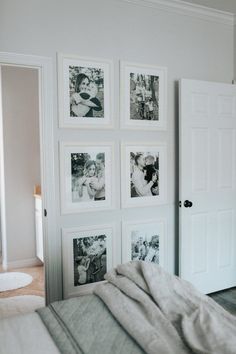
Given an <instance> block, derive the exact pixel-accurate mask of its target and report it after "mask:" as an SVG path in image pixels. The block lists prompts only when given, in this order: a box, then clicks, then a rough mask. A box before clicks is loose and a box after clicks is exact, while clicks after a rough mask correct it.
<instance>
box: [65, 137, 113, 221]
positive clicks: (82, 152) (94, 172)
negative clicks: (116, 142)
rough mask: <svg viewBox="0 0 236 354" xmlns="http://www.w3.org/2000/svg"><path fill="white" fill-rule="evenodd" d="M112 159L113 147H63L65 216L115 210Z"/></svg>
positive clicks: (71, 145)
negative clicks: (99, 210)
mask: <svg viewBox="0 0 236 354" xmlns="http://www.w3.org/2000/svg"><path fill="white" fill-rule="evenodd" d="M112 156H113V143H106V145H102V144H101V143H99V142H98V143H91V144H89V143H88V144H87V143H69V142H68V143H66V142H62V143H61V144H60V160H61V178H60V179H61V209H62V213H63V214H64V213H65V214H66V213H76V212H88V211H94V210H98V209H101V210H102V209H110V208H112V202H113V200H112V188H114V187H113V186H112V179H113V177H114V176H113V174H112V171H113V161H112V160H113V159H112ZM113 199H114V198H113Z"/></svg>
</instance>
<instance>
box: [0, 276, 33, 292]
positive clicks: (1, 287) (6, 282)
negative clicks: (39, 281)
mask: <svg viewBox="0 0 236 354" xmlns="http://www.w3.org/2000/svg"><path fill="white" fill-rule="evenodd" d="M32 281H33V278H32V277H31V275H29V274H26V273H20V272H6V273H0V292H1V291H8V290H14V289H19V288H23V287H24V286H27V285H29V284H30V283H31V282H32Z"/></svg>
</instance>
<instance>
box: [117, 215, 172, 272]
mask: <svg viewBox="0 0 236 354" xmlns="http://www.w3.org/2000/svg"><path fill="white" fill-rule="evenodd" d="M166 229H167V228H166V220H165V219H160V220H157V219H155V220H144V221H140V222H137V221H129V222H123V223H122V263H125V262H129V261H135V260H140V261H145V262H153V263H156V264H158V265H160V266H162V267H166V260H167V257H166V249H167V247H166V239H167V234H166Z"/></svg>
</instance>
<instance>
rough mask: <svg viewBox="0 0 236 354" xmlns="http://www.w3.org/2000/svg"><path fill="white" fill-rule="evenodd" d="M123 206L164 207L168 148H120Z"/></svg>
mask: <svg viewBox="0 0 236 354" xmlns="http://www.w3.org/2000/svg"><path fill="white" fill-rule="evenodd" d="M121 156H122V157H121V161H122V179H121V191H122V206H123V207H125V208H129V207H136V206H141V207H143V206H151V205H158V204H164V203H165V202H166V192H167V161H166V144H164V143H161V144H158V145H157V144H154V143H153V144H152V143H150V144H149V143H145V144H144V145H131V144H129V143H122V144H121Z"/></svg>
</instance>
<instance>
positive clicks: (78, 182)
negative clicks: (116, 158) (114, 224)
mask: <svg viewBox="0 0 236 354" xmlns="http://www.w3.org/2000/svg"><path fill="white" fill-rule="evenodd" d="M105 164H106V162H105V153H104V152H98V153H72V154H71V179H72V182H71V185H72V189H71V193H72V202H73V203H81V202H92V201H96V202H98V201H102V200H106V186H105Z"/></svg>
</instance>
